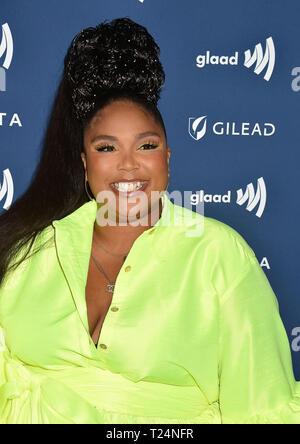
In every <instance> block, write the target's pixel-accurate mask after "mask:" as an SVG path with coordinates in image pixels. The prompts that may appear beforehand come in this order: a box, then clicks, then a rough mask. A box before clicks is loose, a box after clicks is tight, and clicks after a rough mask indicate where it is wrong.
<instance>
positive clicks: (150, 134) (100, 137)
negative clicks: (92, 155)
mask: <svg viewBox="0 0 300 444" xmlns="http://www.w3.org/2000/svg"><path fill="white" fill-rule="evenodd" d="M149 136H156V137H159V138H160V135H159V134H158V133H155V132H153V131H146V132H145V133H138V134H136V135H135V139H137V140H138V139H142V138H143V137H149ZM98 140H111V141H117V140H119V139H118V138H117V137H114V136H108V135H107V134H100V135H98V136H96V137H93V139H92V140H91V143H94V142H97V141H98Z"/></svg>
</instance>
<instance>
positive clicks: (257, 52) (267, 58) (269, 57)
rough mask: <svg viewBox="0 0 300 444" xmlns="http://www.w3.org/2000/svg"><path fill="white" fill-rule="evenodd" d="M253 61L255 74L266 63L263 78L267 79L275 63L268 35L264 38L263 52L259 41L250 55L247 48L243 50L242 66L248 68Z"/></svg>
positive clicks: (271, 41) (270, 39)
mask: <svg viewBox="0 0 300 444" xmlns="http://www.w3.org/2000/svg"><path fill="white" fill-rule="evenodd" d="M255 62H256V66H255V69H254V72H255V74H257V75H258V74H260V73H261V72H262V70H263V69H264V68H265V67H266V66H267V65H268V67H267V70H266V73H265V75H264V79H265V80H267V81H269V80H270V78H271V75H272V73H273V69H274V65H275V47H274V42H273V39H272V37H268V38H267V40H266V50H265V53H264V54H263V49H262V46H261V44H260V43H258V44H257V45H256V46H255V49H254V51H253V54H252V55H251V52H250V50H249V49H247V51H245V61H244V66H246V67H247V68H250V67H251V66H252V65H253V64H254V63H255Z"/></svg>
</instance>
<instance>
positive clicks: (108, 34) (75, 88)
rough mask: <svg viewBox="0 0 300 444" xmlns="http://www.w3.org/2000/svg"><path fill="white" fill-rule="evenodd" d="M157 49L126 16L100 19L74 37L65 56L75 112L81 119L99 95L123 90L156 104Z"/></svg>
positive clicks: (159, 72) (160, 72)
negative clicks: (98, 22) (111, 19)
mask: <svg viewBox="0 0 300 444" xmlns="http://www.w3.org/2000/svg"><path fill="white" fill-rule="evenodd" d="M159 53H160V49H159V47H158V45H157V44H156V42H155V41H154V39H153V37H152V36H151V35H150V34H149V33H148V31H147V29H146V28H145V27H143V26H141V25H139V24H137V23H135V22H133V21H132V20H130V19H129V18H119V19H115V20H113V21H111V22H109V23H106V22H103V23H101V24H99V25H97V26H96V27H94V28H93V27H90V28H86V29H84V30H83V31H81V32H80V33H79V34H77V36H75V37H74V39H73V40H72V43H71V45H70V48H69V50H68V53H67V55H66V58H65V73H66V76H67V79H68V82H69V84H70V87H71V94H72V101H73V105H74V110H75V114H76V116H77V118H78V119H80V120H83V119H85V118H86V116H87V115H88V114H89V113H90V112H91V111H93V109H94V107H95V104H96V101H97V99H98V98H99V96H101V94H107V93H108V92H110V91H112V90H114V91H119V90H122V91H124V90H126V91H129V92H133V93H135V94H136V95H139V96H142V97H143V99H145V100H146V101H148V102H150V103H152V104H154V105H156V104H157V102H158V100H159V98H160V91H161V88H162V86H163V84H164V81H165V73H164V70H163V68H162V65H161V63H160V61H159Z"/></svg>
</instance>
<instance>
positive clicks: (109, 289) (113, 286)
mask: <svg viewBox="0 0 300 444" xmlns="http://www.w3.org/2000/svg"><path fill="white" fill-rule="evenodd" d="M106 288H107V290H106V291H108V292H109V293H113V292H114V289H115V284H106Z"/></svg>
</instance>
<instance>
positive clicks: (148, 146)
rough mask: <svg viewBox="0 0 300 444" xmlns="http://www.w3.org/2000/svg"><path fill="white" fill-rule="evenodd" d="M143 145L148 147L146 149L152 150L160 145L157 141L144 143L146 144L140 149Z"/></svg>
mask: <svg viewBox="0 0 300 444" xmlns="http://www.w3.org/2000/svg"><path fill="white" fill-rule="evenodd" d="M143 147H146V150H148V149H150V150H151V149H154V148H157V147H158V145H157V143H144V145H142V146H141V147H140V149H141V148H143Z"/></svg>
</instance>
